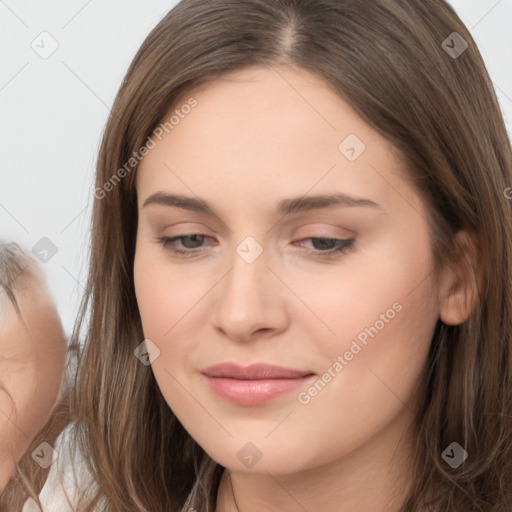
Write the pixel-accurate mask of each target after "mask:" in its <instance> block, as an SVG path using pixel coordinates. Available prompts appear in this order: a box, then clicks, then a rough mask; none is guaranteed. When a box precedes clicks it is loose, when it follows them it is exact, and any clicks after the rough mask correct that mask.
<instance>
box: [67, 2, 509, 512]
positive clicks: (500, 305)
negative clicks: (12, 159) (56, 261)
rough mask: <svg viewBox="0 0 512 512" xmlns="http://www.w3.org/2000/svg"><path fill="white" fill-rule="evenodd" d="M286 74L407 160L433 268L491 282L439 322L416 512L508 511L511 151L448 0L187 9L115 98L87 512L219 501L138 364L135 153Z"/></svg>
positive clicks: (89, 361)
mask: <svg viewBox="0 0 512 512" xmlns="http://www.w3.org/2000/svg"><path fill="white" fill-rule="evenodd" d="M454 32H456V33H457V34H458V36H455V35H454V34H453V33H454ZM450 37H451V38H452V39H450ZM457 37H462V40H463V41H465V43H467V45H468V47H467V49H466V50H465V51H463V52H462V53H461V54H460V55H456V54H454V52H453V51H452V52H450V51H449V48H454V47H455V42H457V44H458V45H459V47H460V46H461V45H462V40H461V39H458V38H457ZM454 38H456V39H454ZM446 40H448V42H449V43H448V44H446V43H443V42H444V41H446ZM447 47H448V48H447ZM287 64H289V65H294V66H297V67H299V68H302V69H304V70H307V71H309V72H312V73H315V74H317V75H318V76H320V77H321V78H323V79H324V80H325V82H326V83H328V84H329V86H330V87H332V89H333V90H334V91H335V92H336V93H338V94H339V96H340V97H341V98H343V99H344V100H346V101H347V102H348V103H349V104H350V105H351V106H352V107H353V108H354V109H355V111H356V112H357V113H358V114H359V115H360V116H361V118H362V119H364V120H365V121H366V122H367V123H368V124H370V125H371V126H373V127H374V128H375V129H376V130H377V131H378V132H380V133H381V134H382V135H383V136H384V137H386V138H387V139H388V140H389V141H390V142H391V143H392V144H393V145H394V146H395V147H396V148H397V149H398V150H399V151H400V152H401V154H402V155H403V156H404V158H405V159H406V161H407V163H408V170H409V178H410V182H411V184H412V185H413V186H414V187H415V189H416V190H417V191H418V193H420V194H421V197H422V198H423V199H424V201H425V202H426V204H427V205H428V206H429V213H430V219H429V221H430V225H431V230H432V247H433V255H434V257H435V261H436V263H437V267H436V268H441V266H442V265H454V266H455V268H457V269H459V272H460V278H461V280H462V279H465V278H467V276H468V275H472V274H475V275H476V274H477V273H478V274H479V275H480V277H481V281H480V287H479V296H478V298H477V301H476V305H475V307H474V309H473V312H472V314H471V316H470V317H469V318H468V320H467V321H466V322H464V323H463V324H461V325H457V326H449V325H446V324H444V323H442V322H441V321H438V324H437V326H436V329H435V335H434V338H433V340H432V344H431V351H430V354H429V358H428V361H427V362H426V365H427V366H426V376H427V378H426V386H425V392H424V400H423V404H422V406H421V408H420V411H419V413H418V432H419V434H418V441H417V445H416V454H415V462H416V475H415V476H416V478H415V480H414V485H413V488H412V489H411V491H410V494H409V496H408V498H407V500H406V502H405V503H404V505H403V507H402V509H401V512H406V511H416V510H419V509H420V508H422V507H423V508H425V509H428V510H436V511H437V510H442V511H443V512H444V511H457V512H470V511H471V512H474V511H476V510H479V511H492V512H502V511H503V512H504V511H507V512H510V510H512V350H511V348H512V343H511V340H512V334H511V333H512V267H511V265H512V210H511V202H510V201H508V200H507V199H506V197H505V195H504V191H505V190H506V189H507V187H508V186H511V185H512V174H511V169H512V157H511V148H510V141H509V139H508V136H507V133H506V129H505V126H504V122H503V119H502V115H501V112H500V108H499V106H498V102H497V98H496V95H495V92H494V89H493V86H492V82H491V80H490V78H489V76H488V73H487V70H486V68H485V65H484V62H483V60H482V57H481V55H480V53H479V51H478V49H477V47H476V45H475V42H474V40H473V38H472V37H471V35H470V33H469V32H468V30H467V28H466V27H465V26H464V24H463V23H462V22H461V20H460V19H459V18H458V16H457V15H456V13H455V12H454V10H453V9H452V8H451V7H450V6H449V5H448V4H447V3H446V2H445V1H443V0H429V1H425V0H372V1H366V0H240V1H236V2H235V1H233V0H215V1H213V2H205V1H204V0H183V1H182V2H180V3H179V4H178V5H177V6H176V7H174V8H173V9H172V10H171V11H170V12H169V13H168V14H167V15H166V16H165V17H164V18H163V19H162V20H161V21H160V23H159V24H158V25H157V26H156V27H155V28H154V30H152V32H151V33H150V34H149V36H148V37H147V38H146V40H145V41H144V43H143V45H142V47H141V48H140V50H139V51H138V53H137V55H136V56H135V58H134V60H133V62H132V64H131V66H130V68H129V70H128V72H127V74H126V77H125V79H124V81H123V83H122V86H121V88H120V90H119V93H118V95H117V98H116V100H115V102H114V105H113V108H112V111H111V115H110V118H109V121H108V123H107V126H106V130H105V133H104V136H103V141H102V145H101V149H100V154H99V159H98V166H97V174H96V185H95V196H96V199H95V202H94V211H93V218H92V233H91V246H92V249H91V262H90V271H89V279H88V284H87V290H86V294H85V298H84V302H83V304H82V309H81V315H80V317H79V319H78V321H77V324H76V328H75V338H76V339H77V340H78V339H79V337H80V334H79V333H80V332H84V330H85V341H86V343H85V347H84V350H83V353H82V354H81V356H80V363H79V369H78V375H77V381H76V389H75V393H74V396H73V410H74V414H75V417H76V429H75V430H74V431H73V432H74V434H75V436H76V439H75V441H76V442H77V448H80V450H81V452H82V453H83V454H84V457H85V458H86V460H87V463H88V466H89V471H90V472H91V473H92V474H93V475H94V477H95V479H96V481H97V482H98V486H99V487H98V493H97V494H96V497H95V499H94V500H92V502H91V503H89V505H88V506H84V507H83V508H80V510H83V511H84V512H90V511H92V510H93V509H94V505H95V504H97V503H99V502H100V500H101V499H104V500H105V501H104V503H105V505H104V508H102V510H105V511H117V512H119V511H128V510H131V511H145V512H149V511H151V512H153V511H157V510H159V511H160V510H174V511H179V510H187V509H188V508H189V507H194V508H195V509H196V510H197V511H199V512H202V511H213V510H214V508H215V496H216V491H217V486H218V484H219V479H220V475H221V473H222V470H223V468H222V467H221V466H220V465H218V464H217V463H216V462H215V461H212V460H211V459H210V458H209V457H208V456H207V455H206V453H205V452H204V451H203V450H202V449H201V448H200V447H199V446H198V445H197V443H195V441H194V440H193V439H192V438H191V437H190V435H189V434H188V433H187V432H186V431H185V430H184V428H183V427H182V425H181V424H180V423H179V421H178V420H177V419H176V417H175V416H174V414H173V412H172V411H171V409H170V408H169V406H168V405H167V403H166V402H165V400H164V398H163V396H162V394H161V392H160V390H159V388H158V386H157V384H156V381H155V378H154V376H153V373H152V371H151V367H148V366H145V365H143V364H141V363H140V362H139V361H138V360H137V358H136V357H134V349H135V348H136V347H137V346H138V345H139V344H140V343H141V342H142V340H143V339H144V336H143V332H142V327H141V322H140V316H139V312H138V308H137V303H136V299H135V293H134V283H133V261H134V249H135V237H136V230H137V202H136V189H135V174H136V169H137V163H138V159H137V158H135V157H134V155H138V154H139V150H140V148H142V147H143V146H144V145H146V144H147V142H148V137H152V136H154V135H153V132H154V130H155V129H156V128H157V127H158V125H159V124H160V123H161V122H164V121H165V116H166V115H169V112H170V110H171V108H175V107H178V106H179V105H180V101H182V100H183V98H186V97H187V91H189V90H190V89H191V87H192V86H196V85H198V84H201V83H205V84H206V83H207V82H209V81H211V80H215V79H216V78H218V77H220V76H221V75H222V74H223V73H226V72H229V71H232V70H236V69H242V68H247V67H249V66H253V65H266V66H276V65H287ZM192 115H193V114H192ZM121 169H124V171H122V170H121ZM459 230H466V231H467V232H468V233H471V235H472V237H473V238H474V241H475V245H476V247H477V250H478V255H477V258H475V261H473V267H471V266H470V265H469V264H466V266H463V265H462V264H461V261H462V260H463V256H464V255H465V254H467V253H466V251H467V247H462V246H460V245H458V244H457V239H456V238H455V234H456V233H457V232H458V231H459ZM477 264H478V268H476V266H477ZM468 265H469V266H468ZM88 315H90V317H89V318H88ZM453 441H457V442H458V443H459V444H460V445H462V446H463V447H464V449H465V450H466V451H467V452H468V454H469V457H468V459H467V460H466V462H465V463H464V464H463V465H461V466H460V467H458V468H457V469H452V468H450V467H449V466H448V465H447V464H446V462H445V461H444V460H443V458H442V452H443V450H444V449H445V448H446V447H447V446H449V445H450V444H451V443H452V442H453Z"/></svg>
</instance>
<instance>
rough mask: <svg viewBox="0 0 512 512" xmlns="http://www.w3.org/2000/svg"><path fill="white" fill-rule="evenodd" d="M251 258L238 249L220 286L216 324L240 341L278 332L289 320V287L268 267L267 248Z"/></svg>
mask: <svg viewBox="0 0 512 512" xmlns="http://www.w3.org/2000/svg"><path fill="white" fill-rule="evenodd" d="M240 254H242V253H240ZM250 261H251V260H250V259H247V258H245V259H244V257H242V256H240V255H239V254H238V253H237V252H236V251H234V254H233V256H232V258H231V263H232V265H231V268H230V270H229V271H228V273H227V275H226V276H225V277H224V279H223V280H222V282H221V283H219V285H218V286H217V287H216V288H217V296H216V298H215V304H216V307H215V313H214V319H213V321H214V324H215V327H216V329H218V330H220V331H221V332H222V333H223V334H224V335H225V336H227V337H228V338H230V339H232V340H234V341H240V342H244V341H251V340H255V339H256V338H261V337H265V338H266V337H271V336H274V335H276V334H277V333H279V332H282V331H283V330H285V329H286V327H287V325H288V321H289V320H288V316H287V308H286V304H285V301H286V295H285V287H284V285H283V284H282V282H281V281H280V280H279V279H278V278H277V277H276V275H275V273H274V272H273V271H271V270H270V268H269V267H268V263H269V258H268V256H267V252H266V251H265V250H263V252H262V253H261V254H260V255H259V256H258V257H257V258H256V259H255V260H254V261H252V262H250Z"/></svg>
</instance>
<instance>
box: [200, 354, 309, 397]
mask: <svg viewBox="0 0 512 512" xmlns="http://www.w3.org/2000/svg"><path fill="white" fill-rule="evenodd" d="M201 373H202V375H203V376H204V377H205V379H206V382H207V384H208V386H209V388H210V389H211V390H212V391H213V392H214V393H216V394H217V395H219V396H220V397H222V398H224V399H225V400H228V401H230V402H233V403H235V404H238V405H260V404H264V403H266V402H269V401H271V400H273V399H274V398H277V397H278V396H281V395H284V394H286V393H290V392H291V391H293V390H295V389H297V388H299V387H301V386H303V385H304V384H305V383H307V382H308V381H309V380H310V379H312V378H313V377H315V376H316V374H314V373H313V372H311V371H307V370H306V371H304V370H296V369H292V368H285V367H282V366H274V365H268V364H252V365H250V366H240V365H237V364H235V363H222V364H218V365H215V366H210V367H209V368H206V369H205V370H203V371H202V372H201Z"/></svg>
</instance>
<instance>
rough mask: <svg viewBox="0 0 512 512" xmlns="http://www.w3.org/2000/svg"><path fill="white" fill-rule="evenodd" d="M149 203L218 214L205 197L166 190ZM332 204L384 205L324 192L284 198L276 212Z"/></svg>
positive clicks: (310, 208)
mask: <svg viewBox="0 0 512 512" xmlns="http://www.w3.org/2000/svg"><path fill="white" fill-rule="evenodd" d="M149 205H161V206H174V207H176V208H182V209H183V210H190V211H194V212H200V213H207V214H213V215H217V214H216V213H215V211H214V210H213V209H212V208H211V206H210V205H209V204H208V202H207V201H205V200H203V199H200V198H196V197H187V196H182V195H177V194H168V193H165V192H156V193H155V194H152V195H150V196H149V197H148V198H147V199H146V200H145V201H144V204H143V205H142V208H145V207H146V206H149ZM332 206H346V207H348V206H350V207H357V206H363V207H370V208H375V209H380V210H382V207H381V206H380V205H379V204H377V203H375V202H374V201H371V200H370V199H364V198H360V197H354V196H349V195H346V194H323V195H315V196H307V197H305V196H303V197H294V198H290V199H283V200H282V201H280V202H279V203H278V205H277V208H276V213H277V214H279V215H282V216H284V215H291V214H293V213H299V212H306V211H310V210H317V209H320V208H328V207H332Z"/></svg>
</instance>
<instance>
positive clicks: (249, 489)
mask: <svg viewBox="0 0 512 512" xmlns="http://www.w3.org/2000/svg"><path fill="white" fill-rule="evenodd" d="M409 419H410V417H409ZM406 432H411V430H410V424H409V425H408V426H407V428H404V429H402V430H400V429H399V430H397V429H396V425H395V426H394V428H390V429H388V430H387V431H385V432H384V431H381V432H379V433H378V434H376V435H375V436H374V437H373V438H372V439H370V440H368V441H367V442H366V443H365V444H364V446H361V447H359V448H357V449H355V450H353V451H352V452H350V453H349V454H346V455H344V456H343V457H340V458H339V459H336V460H334V461H332V462H329V463H328V464H324V465H322V466H318V467H315V468H311V469H307V470H303V471H299V472H295V473H288V474H271V473H270V472H265V473H242V472H238V471H232V472H229V473H228V470H226V471H225V472H224V474H223V476H222V480H221V484H220V486H219V492H218V500H217V508H216V512H259V511H261V510H267V511H269V512H278V511H279V512H296V511H297V510H322V511H323V512H345V511H347V512H348V511H353V510H357V511H358V512H375V511H376V510H379V511H383V512H384V511H386V512H398V511H399V510H400V507H401V505H402V503H403V501H404V500H405V497H406V494H407V492H408V491H409V488H410V486H411V485H412V467H411V461H412V460H413V458H414V457H413V450H412V446H413V436H412V434H410V433H408V434H407V435H406Z"/></svg>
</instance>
